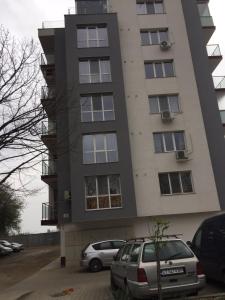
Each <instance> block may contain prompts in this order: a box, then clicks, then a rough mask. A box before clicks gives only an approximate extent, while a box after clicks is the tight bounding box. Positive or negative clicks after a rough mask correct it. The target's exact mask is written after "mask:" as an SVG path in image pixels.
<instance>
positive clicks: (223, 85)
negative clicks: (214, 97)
mask: <svg viewBox="0 0 225 300" xmlns="http://www.w3.org/2000/svg"><path fill="white" fill-rule="evenodd" d="M213 83H214V87H215V89H216V90H221V89H225V76H213Z"/></svg>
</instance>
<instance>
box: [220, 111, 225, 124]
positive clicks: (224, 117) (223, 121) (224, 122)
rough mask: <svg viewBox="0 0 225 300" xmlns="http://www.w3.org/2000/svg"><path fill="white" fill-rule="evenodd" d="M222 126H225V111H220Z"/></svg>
mask: <svg viewBox="0 0 225 300" xmlns="http://www.w3.org/2000/svg"><path fill="white" fill-rule="evenodd" d="M220 117H221V121H222V124H225V110H220Z"/></svg>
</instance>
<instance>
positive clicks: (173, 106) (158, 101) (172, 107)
mask: <svg viewBox="0 0 225 300" xmlns="http://www.w3.org/2000/svg"><path fill="white" fill-rule="evenodd" d="M148 99H149V105H150V112H151V114H160V113H161V112H163V111H170V112H173V113H179V112H180V106H179V100H178V95H161V96H149V97H148Z"/></svg>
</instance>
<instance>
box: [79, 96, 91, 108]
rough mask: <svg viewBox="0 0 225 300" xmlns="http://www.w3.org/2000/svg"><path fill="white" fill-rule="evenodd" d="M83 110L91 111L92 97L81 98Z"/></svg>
mask: <svg viewBox="0 0 225 300" xmlns="http://www.w3.org/2000/svg"><path fill="white" fill-rule="evenodd" d="M80 104H81V110H82V111H91V110H92V108H91V107H92V106H91V97H88V96H87V97H81V99H80Z"/></svg>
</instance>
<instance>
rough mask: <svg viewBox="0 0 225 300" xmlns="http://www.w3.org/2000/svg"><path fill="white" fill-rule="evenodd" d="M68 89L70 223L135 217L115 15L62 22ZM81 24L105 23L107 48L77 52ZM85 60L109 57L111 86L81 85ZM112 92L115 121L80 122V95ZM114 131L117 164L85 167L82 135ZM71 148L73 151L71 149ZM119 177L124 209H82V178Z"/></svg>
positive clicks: (101, 84) (103, 84) (83, 206)
mask: <svg viewBox="0 0 225 300" xmlns="http://www.w3.org/2000/svg"><path fill="white" fill-rule="evenodd" d="M65 24H66V25H65V33H66V59H67V63H66V66H67V90H68V91H69V92H70V95H71V96H70V97H68V99H69V100H68V101H69V102H68V103H69V107H70V109H69V112H68V118H69V130H70V135H69V139H70V177H71V195H72V221H73V222H80V221H94V220H96V221H97V220H106V219H117V218H121V219H123V218H129V217H135V216H136V215H137V212H136V202H135V194H134V184H133V174H132V163H131V153H130V143H129V132H128V121H127V112H126V103H125V94H124V83H123V75H122V63H121V53H120V43H119V33H118V25H117V16H116V14H104V15H70V16H66V19H65ZM82 24H87V25H90V24H106V25H107V29H108V36H109V45H110V46H109V47H106V48H89V49H78V48H77V45H76V28H77V26H78V25H82ZM85 57H88V58H89V57H90V58H94V57H110V63H111V74H112V82H111V83H96V84H80V83H79V64H78V62H79V59H80V58H85ZM104 92H111V93H113V96H114V108H115V114H116V120H115V121H109V122H91V123H81V122H80V119H81V118H80V95H82V94H89V93H90V94H92V93H104ZM97 132H99V133H101V132H116V134H117V142H118V152H119V162H118V163H107V164H104V163H103V164H91V165H84V164H83V163H82V161H83V153H82V135H83V134H85V133H97ZM71 146H72V148H71ZM110 174H119V175H120V180H121V188H122V199H123V200H122V201H123V208H119V209H105V210H99V211H86V210H85V189H84V178H85V176H94V175H110Z"/></svg>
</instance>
